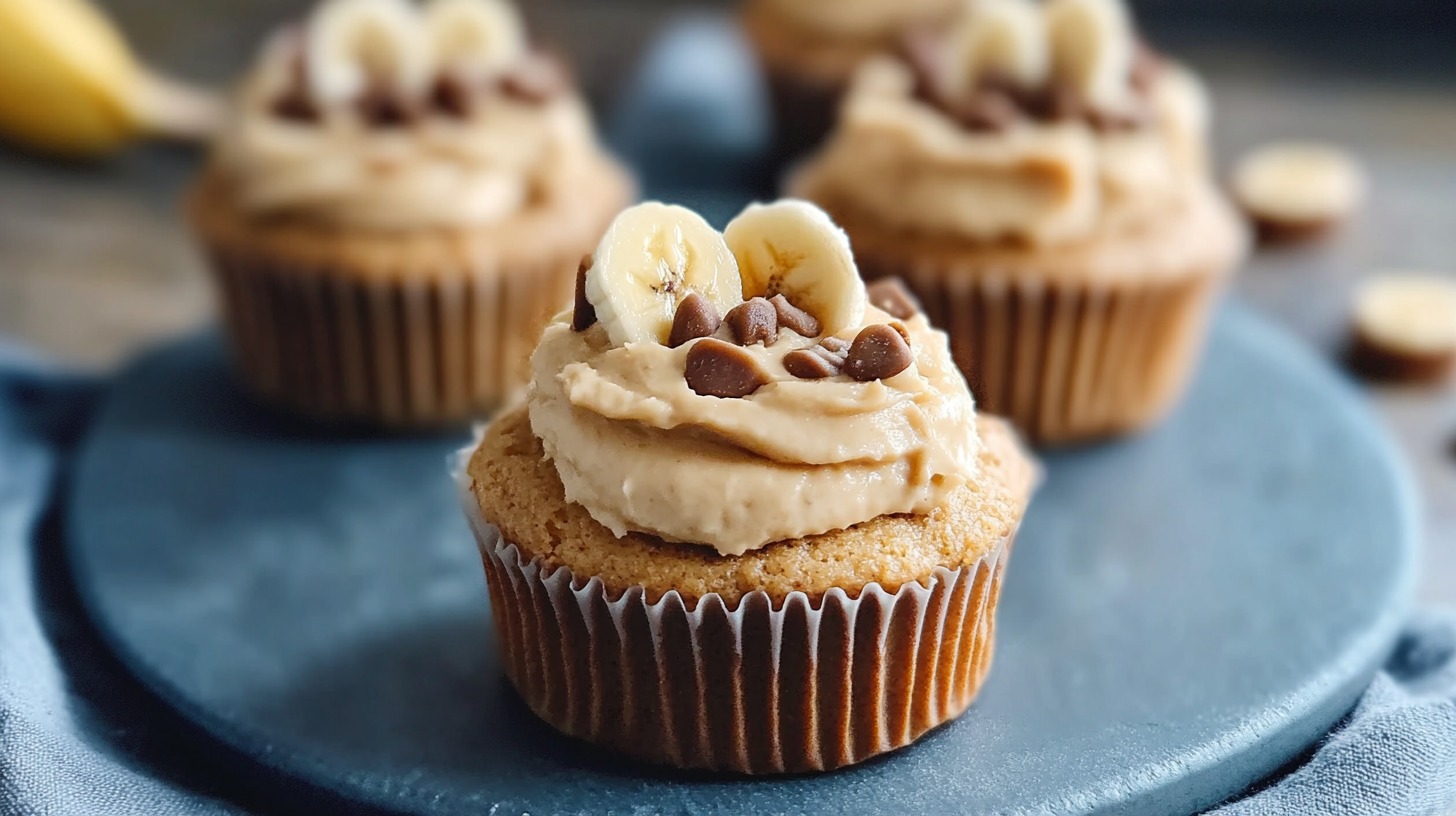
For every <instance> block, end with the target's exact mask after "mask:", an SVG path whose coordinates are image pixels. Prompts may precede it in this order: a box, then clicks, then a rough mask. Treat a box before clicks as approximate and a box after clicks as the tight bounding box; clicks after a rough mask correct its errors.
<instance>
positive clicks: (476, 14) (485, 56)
mask: <svg viewBox="0 0 1456 816" xmlns="http://www.w3.org/2000/svg"><path fill="white" fill-rule="evenodd" d="M424 19H425V29H426V32H427V34H428V36H429V38H430V42H431V44H432V45H433V46H434V51H435V58H436V61H437V63H438V64H439V65H440V66H441V67H448V68H450V69H451V70H453V71H458V72H460V73H463V74H465V75H466V76H469V77H471V78H480V77H488V76H491V75H493V74H495V73H497V72H499V71H500V70H502V69H504V68H506V67H508V66H510V65H511V64H512V63H514V62H516V61H517V60H518V59H520V57H521V56H522V55H523V54H524V53H525V52H526V30H525V26H524V24H523V23H522V22H521V17H520V14H519V13H518V12H517V11H516V8H515V6H514V5H512V4H511V3H509V2H506V0H431V2H430V4H429V5H428V6H426V7H425V11H424Z"/></svg>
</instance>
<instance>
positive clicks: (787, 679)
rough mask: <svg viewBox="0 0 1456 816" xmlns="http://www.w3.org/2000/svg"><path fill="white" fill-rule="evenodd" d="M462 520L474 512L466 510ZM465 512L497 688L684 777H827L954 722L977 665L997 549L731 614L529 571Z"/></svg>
mask: <svg viewBox="0 0 1456 816" xmlns="http://www.w3.org/2000/svg"><path fill="white" fill-rule="evenodd" d="M467 510H468V511H469V510H470V507H469V506H467ZM478 512H479V511H478V509H477V510H475V511H474V512H472V513H470V515H472V516H473V517H474V518H473V519H472V524H473V527H474V530H475V533H476V537H477V539H478V541H479V544H480V551H481V556H482V560H483V562H484V564H485V572H486V577H487V582H488V584H489V587H490V596H491V606H492V609H493V610H494V615H495V625H496V632H497V635H498V636H499V640H500V645H501V649H502V652H503V654H504V658H505V660H504V663H505V670H506V674H507V676H508V677H509V678H510V681H511V683H512V684H513V685H514V686H515V688H516V690H517V691H518V692H519V693H520V694H521V697H522V698H524V700H525V701H526V704H527V705H528V706H530V708H531V710H532V711H534V712H535V713H536V714H537V715H538V716H540V717H541V719H543V720H545V721H546V722H547V723H549V724H551V725H552V726H554V727H555V728H556V729H558V730H560V731H562V732H564V733H566V734H569V735H571V736H574V737H579V738H581V739H584V740H588V741H590V742H593V743H596V744H598V745H601V746H603V747H606V748H609V749H611V750H612V751H614V752H618V753H621V754H625V755H628V756H631V757H634V758H637V759H641V760H645V761H648V762H653V763H660V764H667V765H674V766H677V767H681V768H701V769H708V770H715V771H736V772H740V773H750V774H772V773H796V772H804V771H823V770H829V769H833V768H839V767H843V766H845V765H851V764H853V763H856V762H861V761H863V760H865V759H868V758H869V757H872V756H875V755H877V754H882V753H885V752H886V751H893V750H895V749H897V748H901V747H904V746H906V745H909V744H910V743H911V742H914V741H915V740H916V739H917V738H918V737H920V736H921V735H923V734H924V733H926V732H927V731H929V730H930V729H932V728H935V727H936V726H938V725H941V724H942V723H945V722H947V721H949V720H951V719H954V718H955V717H956V716H958V715H960V714H961V713H962V712H963V711H965V710H966V708H967V706H969V705H970V704H971V701H972V700H973V699H974V698H975V696H976V693H977V691H978V690H979V689H980V687H981V684H982V682H983V681H984V680H985V677H986V673H987V671H988V670H989V668H990V665H991V656H992V652H993V647H994V643H995V611H996V603H997V600H998V596H999V594H1000V588H1001V575H1002V571H1003V569H1004V567H1005V563H1006V558H1007V554H1008V552H1009V548H1010V546H1011V542H1010V539H1009V538H1007V539H1004V540H1002V541H1001V542H999V543H998V544H997V545H996V546H995V547H994V548H993V549H992V550H991V551H990V552H989V553H987V555H986V556H984V557H983V558H982V559H981V560H980V561H978V562H976V563H975V564H971V565H967V566H964V567H961V568H960V569H956V570H948V569H944V568H937V569H936V570H935V572H934V574H932V575H931V576H929V578H928V579H927V580H926V582H925V585H924V586H922V585H921V584H919V583H911V584H907V585H905V586H902V587H900V588H899V590H898V591H896V592H886V591H885V590H883V589H882V588H881V587H880V586H879V585H878V584H870V585H868V586H866V587H865V588H864V589H863V590H861V591H860V592H859V593H858V595H857V596H855V597H852V596H850V595H849V594H848V593H846V592H844V591H843V590H839V589H834V590H831V591H830V592H829V593H828V594H827V595H825V596H824V597H823V598H822V599H819V600H818V601H814V600H811V599H810V597H809V596H807V595H805V594H804V593H802V592H793V593H790V594H789V595H788V596H787V597H785V598H782V599H779V600H777V601H776V600H774V599H772V598H771V597H770V596H769V595H768V594H767V593H765V592H762V591H755V592H750V593H748V594H747V595H745V596H743V598H742V599H741V600H740V601H739V603H738V604H736V605H734V606H729V605H728V604H725V603H724V601H723V599H722V598H721V597H720V596H718V595H716V594H713V595H709V596H706V597H704V598H702V599H700V600H698V601H696V602H692V601H688V600H685V599H684V598H683V597H682V596H680V595H679V594H678V593H677V592H676V591H670V592H668V593H666V594H665V595H663V596H662V597H661V598H659V599H658V600H656V601H652V602H649V601H648V600H647V595H646V593H645V591H644V589H643V588H642V587H633V588H631V589H628V590H627V591H626V592H625V593H622V594H621V595H619V596H615V597H614V596H612V595H611V594H610V593H608V592H607V590H606V589H605V587H604V586H603V584H602V582H601V580H600V579H598V578H587V579H583V578H582V577H581V576H577V575H573V574H572V573H571V571H570V570H569V569H566V568H558V569H555V570H549V569H546V568H544V567H543V565H542V562H541V561H540V559H535V560H530V561H527V560H525V559H523V557H522V555H521V553H520V551H519V550H518V549H517V548H516V546H515V545H514V544H511V543H508V542H506V541H504V540H503V539H502V538H501V536H500V533H499V531H498V530H496V528H494V527H493V526H491V525H489V524H486V523H484V522H483V521H480V520H479V518H478Z"/></svg>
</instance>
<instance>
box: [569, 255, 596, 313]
mask: <svg viewBox="0 0 1456 816" xmlns="http://www.w3.org/2000/svg"><path fill="white" fill-rule="evenodd" d="M591 267H592V256H590V255H587V256H586V257H584V258H582V259H581V265H580V266H578V267H577V268H576V310H575V311H573V312H572V313H571V328H573V329H575V330H577V331H586V330H587V329H590V328H591V327H592V326H594V325H596V322H597V308H596V307H595V306H593V305H592V303H591V301H590V300H587V299H586V273H587V270H589V269H591Z"/></svg>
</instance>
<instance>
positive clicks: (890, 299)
mask: <svg viewBox="0 0 1456 816" xmlns="http://www.w3.org/2000/svg"><path fill="white" fill-rule="evenodd" d="M590 268H591V258H590V257H588V258H584V259H582V262H581V265H580V267H579V268H578V270H577V276H576V305H575V310H574V312H573V314H572V328H573V329H575V330H576V331H586V330H587V329H589V328H591V327H592V326H593V325H594V324H595V323H596V322H597V317H596V310H595V308H594V307H593V306H592V304H591V301H589V300H588V299H587V297H586V273H587V271H588V270H589V269H590ZM867 294H868V297H869V301H870V302H871V303H872V304H874V305H875V306H876V307H877V308H879V309H881V310H883V311H885V312H887V313H889V314H890V315H891V316H892V317H896V318H898V319H900V320H908V319H909V318H911V317H912V316H914V315H915V314H917V313H918V312H919V310H920V309H919V305H918V304H917V303H916V302H915V299H914V297H913V296H911V295H910V293H909V292H908V291H906V290H905V288H904V286H902V285H901V284H900V282H899V280H898V279H886V280H882V281H878V282H876V283H873V284H870V286H869V287H868V289H867ZM725 328H726V331H724V329H725ZM781 328H785V329H789V330H790V331H792V332H794V333H796V334H798V335H800V336H803V337H818V336H819V334H820V333H821V326H820V323H819V321H818V320H817V319H816V318H815V317H814V316H813V315H811V314H809V313H808V312H806V311H804V310H803V309H800V308H798V307H797V306H795V305H794V304H793V303H792V302H790V301H789V299H788V298H787V297H785V296H784V295H782V294H777V295H774V296H773V297H771V298H764V297H755V298H751V299H749V300H748V301H745V302H744V303H740V304H739V305H737V306H735V307H734V308H733V309H731V310H729V312H728V314H727V315H722V316H720V315H719V314H718V311H717V310H716V309H715V308H714V307H713V304H712V302H710V301H709V300H708V299H707V298H705V297H703V296H702V295H699V294H698V293H696V292H689V293H688V295H687V297H685V298H683V299H682V300H681V301H680V302H679V303H678V307H677V312H676V313H675V314H674V315H673V321H672V330H671V332H670V333H669V335H668V340H667V345H668V347H669V348H677V347H679V346H682V345H685V344H687V343H689V342H691V341H694V340H696V341H698V342H697V343H695V344H694V345H693V346H692V348H690V349H688V353H687V360H686V365H685V367H684V370H683V377H684V379H686V381H687V384H688V387H689V388H691V389H692V390H693V392H694V393H697V394H700V395H702V396H708V397H722V398H726V399H734V398H739V397H746V396H748V395H750V394H752V393H754V392H755V391H757V390H758V389H760V388H762V387H763V386H765V385H768V384H769V383H770V382H773V377H772V376H770V375H769V373H768V372H766V371H764V370H763V369H762V367H761V366H760V365H759V363H758V360H757V359H756V358H755V357H754V356H753V355H752V354H750V353H749V352H748V351H747V350H746V348H745V347H747V346H752V345H755V344H764V345H772V344H773V343H774V342H775V341H777V339H778V336H779V330H780V329H781ZM714 335H718V337H715V336H714ZM720 337H727V338H730V339H731V340H732V342H728V340H726V339H719V338H720ZM914 360H915V357H914V353H913V352H912V351H911V348H910V335H909V333H908V332H907V331H906V330H905V327H904V326H903V325H901V324H900V323H898V322H893V323H878V324H875V325H871V326H866V327H865V328H863V329H861V330H860V332H859V334H858V335H856V336H855V338H854V340H852V341H849V340H844V339H842V338H839V337H834V336H830V337H826V338H824V339H823V340H821V341H820V342H819V343H818V344H817V345H814V346H811V347H809V348H804V349H795V350H794V351H791V352H789V353H788V354H785V355H784V357H783V366H784V370H785V371H786V372H787V373H788V374H789V375H791V376H793V377H797V378H798V379H801V380H820V379H827V378H829V377H836V376H839V375H841V374H844V375H847V376H848V377H849V378H850V379H853V380H856V381H858V382H871V381H873V380H883V379H886V378H889V377H893V376H895V375H896V374H899V373H900V372H902V371H904V370H905V369H907V368H909V367H910V364H911V363H912V362H914Z"/></svg>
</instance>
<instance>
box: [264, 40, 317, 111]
mask: <svg viewBox="0 0 1456 816" xmlns="http://www.w3.org/2000/svg"><path fill="white" fill-rule="evenodd" d="M290 36H292V37H293V38H294V39H295V40H297V42H295V43H294V44H293V45H292V47H293V48H294V49H295V50H294V53H293V54H292V56H290V57H289V61H288V87H287V88H285V89H284V91H283V93H282V94H280V95H279V97H278V98H277V99H275V100H273V114H274V115H275V116H277V117H278V118H280V119H288V120H290V121H294V122H317V121H318V119H319V109H318V105H317V104H315V103H314V101H313V94H312V93H310V92H309V88H308V61H307V60H306V59H305V58H304V53H303V47H302V35H300V34H297V33H293V34H291V35H290Z"/></svg>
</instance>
